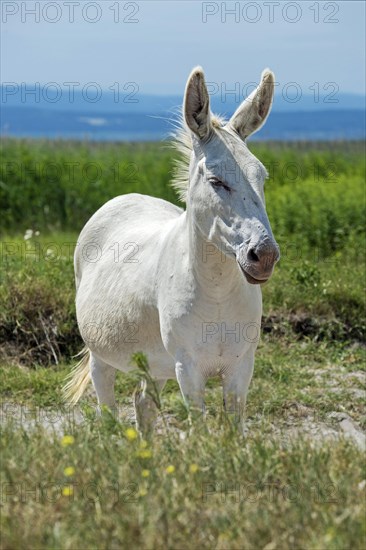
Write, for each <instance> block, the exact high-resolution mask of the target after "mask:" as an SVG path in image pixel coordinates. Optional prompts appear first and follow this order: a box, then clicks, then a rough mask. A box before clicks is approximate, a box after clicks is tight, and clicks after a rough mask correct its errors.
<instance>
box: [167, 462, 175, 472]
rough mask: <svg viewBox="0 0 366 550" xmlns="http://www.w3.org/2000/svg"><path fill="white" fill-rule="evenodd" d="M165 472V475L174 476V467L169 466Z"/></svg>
mask: <svg viewBox="0 0 366 550" xmlns="http://www.w3.org/2000/svg"><path fill="white" fill-rule="evenodd" d="M165 471H166V473H167V474H174V472H175V466H173V464H169V466H168V467H167V468H166V470H165Z"/></svg>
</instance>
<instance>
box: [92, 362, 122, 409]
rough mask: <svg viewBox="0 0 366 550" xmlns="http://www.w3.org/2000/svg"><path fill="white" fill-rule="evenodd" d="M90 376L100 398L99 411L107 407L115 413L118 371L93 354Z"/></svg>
mask: <svg viewBox="0 0 366 550" xmlns="http://www.w3.org/2000/svg"><path fill="white" fill-rule="evenodd" d="M90 374H91V378H92V382H93V386H94V389H95V393H96V394H97V398H98V411H99V412H100V410H101V406H102V405H107V407H109V408H110V409H111V410H112V411H113V412H115V407H116V402H115V398H114V382H115V378H116V369H115V368H114V367H111V366H110V365H108V364H107V363H105V362H104V361H102V360H101V359H99V357H95V355H93V354H91V359H90Z"/></svg>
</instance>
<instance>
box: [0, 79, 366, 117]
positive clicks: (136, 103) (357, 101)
mask: <svg viewBox="0 0 366 550" xmlns="http://www.w3.org/2000/svg"><path fill="white" fill-rule="evenodd" d="M32 88H33V89H36V91H37V93H36V94H33V93H31V92H29V91H28V93H26V89H27V90H31V89H32ZM0 91H1V107H24V108H39V109H46V110H50V111H73V112H75V111H76V112H78V113H82V112H85V113H90V112H93V113H94V116H95V114H96V113H110V112H113V113H115V114H116V113H131V114H132V113H144V114H146V113H148V114H151V115H153V114H156V115H159V114H161V113H172V112H174V111H175V112H176V111H178V110H179V109H180V107H181V105H182V99H183V98H182V96H179V95H168V96H164V95H148V94H143V93H140V90H139V89H138V86H137V84H133V83H131V84H130V85H128V86H126V89H125V90H123V89H120V91H119V93H118V94H117V93H113V92H111V91H109V90H107V91H105V90H99V96H98V95H97V94H98V90H97V89H95V88H93V87H88V88H86V89H85V90H84V92H82V91H81V90H80V89H76V90H75V92H74V93H72V92H71V91H69V90H67V89H61V88H58V89H56V88H55V87H53V88H52V87H51V86H49V87H48V88H42V86H39V85H37V86H35V85H27V88H25V87H24V86H21V87H19V89H18V90H15V92H16V93H14V94H11V93H10V91H11V90H10V88H6V87H5V86H4V85H3V86H1V87H0ZM249 91H250V90H249ZM284 92H285V90H284V89H282V90H281V89H277V90H276V92H275V99H274V104H273V111H274V112H276V111H278V112H294V111H318V110H320V111H328V110H340V111H344V110H358V109H361V110H363V109H365V97H364V96H363V95H357V94H340V93H332V92H333V88H332V87H330V88H329V90H328V94H322V95H319V97H318V98H317V100H315V99H316V98H315V92H314V94H302V95H301V96H300V95H299V97H298V98H297V100H296V101H294V100H295V99H296V93H297V92H296V89H295V88H291V87H288V95H289V99H288V100H286V99H285V97H284V95H285V93H284ZM88 98H89V99H88ZM94 99H95V101H94ZM242 99H243V98H242V97H241V95H240V94H239V93H238V94H237V95H235V94H230V93H228V92H227V93H226V95H225V89H224V88H223V87H221V90H219V92H217V93H215V94H211V108H212V111H213V112H217V113H221V114H224V115H228V114H231V113H233V112H234V111H235V109H236V108H237V107H238V105H239V104H240V103H241V101H242Z"/></svg>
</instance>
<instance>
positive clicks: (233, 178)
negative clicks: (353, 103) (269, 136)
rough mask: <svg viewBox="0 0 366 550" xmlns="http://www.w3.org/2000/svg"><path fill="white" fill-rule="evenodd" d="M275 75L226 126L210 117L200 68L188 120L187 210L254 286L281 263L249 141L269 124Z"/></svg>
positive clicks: (190, 87)
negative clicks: (190, 140) (248, 144)
mask: <svg viewBox="0 0 366 550" xmlns="http://www.w3.org/2000/svg"><path fill="white" fill-rule="evenodd" d="M273 91H274V75H273V73H272V72H270V71H269V70H265V71H264V72H263V74H262V79H261V83H260V84H259V86H258V88H257V89H256V90H254V91H253V93H252V94H251V95H250V96H249V97H248V98H247V99H246V100H245V101H244V102H243V103H242V104H241V105H240V107H239V108H238V109H237V111H236V112H235V113H234V115H233V116H232V117H231V119H230V120H229V122H228V123H226V124H224V123H221V121H220V120H219V119H217V118H215V117H213V116H212V115H211V113H210V101H209V95H208V92H207V88H206V84H205V80H204V74H203V71H202V69H201V68H200V67H198V68H196V69H194V70H193V71H192V73H191V75H190V77H189V79H188V82H187V86H186V91H185V98H184V118H185V121H186V124H187V126H188V128H189V129H190V130H191V133H192V144H193V147H192V154H191V160H190V167H189V180H190V181H189V187H188V190H187V211H189V213H190V215H191V216H192V219H193V223H194V224H195V226H196V228H197V230H198V231H200V232H201V234H202V235H203V237H204V238H206V239H207V240H208V241H211V242H213V243H214V244H216V245H217V246H218V247H219V248H220V249H221V250H223V251H224V253H225V254H226V255H229V256H235V258H236V261H237V263H238V265H239V267H240V269H241V270H242V272H243V274H244V275H245V277H246V279H247V281H248V282H249V283H252V284H258V283H263V282H265V281H266V280H267V279H268V278H269V277H270V276H271V274H272V271H273V267H274V265H275V263H276V262H277V260H278V259H279V248H278V245H277V243H276V241H275V239H274V237H273V234H272V230H271V226H270V223H269V220H268V216H267V213H266V208H265V200H264V180H265V178H266V175H267V173H266V170H265V168H264V166H263V165H262V164H261V162H260V161H259V160H258V159H257V158H256V157H255V156H254V155H253V154H252V153H251V152H250V151H249V149H248V148H247V145H246V143H245V139H246V138H247V137H248V136H249V135H250V134H252V133H253V132H256V131H257V130H258V129H259V128H260V127H261V126H262V125H263V124H264V122H265V120H266V118H267V116H268V114H269V111H270V109H271V105H272V99H273Z"/></svg>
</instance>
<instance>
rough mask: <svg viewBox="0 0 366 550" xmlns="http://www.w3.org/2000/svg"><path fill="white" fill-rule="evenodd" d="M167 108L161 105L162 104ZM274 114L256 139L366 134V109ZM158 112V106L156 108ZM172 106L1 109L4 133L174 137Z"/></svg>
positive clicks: (99, 137)
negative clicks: (130, 109)
mask: <svg viewBox="0 0 366 550" xmlns="http://www.w3.org/2000/svg"><path fill="white" fill-rule="evenodd" d="M160 108H161V107H160ZM293 109H294V110H293V111H290V112H286V111H284V112H278V111H276V110H274V111H273V112H272V113H271V116H270V117H269V119H268V121H267V123H266V125H265V126H264V127H263V128H262V129H261V130H260V132H258V134H255V135H254V136H253V139H260V140H265V139H271V140H301V139H304V140H305V139H306V140H333V139H345V140H347V139H364V138H365V111H363V110H360V109H349V110H346V109H345V110H341V109H335V110H320V109H319V110H317V111H315V110H314V111H306V110H304V111H296V110H295V107H293ZM153 111H154V110H153ZM171 114H172V113H169V112H168V111H160V112H155V113H154V112H150V113H149V112H147V113H142V112H118V110H113V111H112V110H110V111H103V112H101V111H99V110H96V109H95V108H94V106H93V107H90V108H89V110H88V111H78V110H77V109H69V110H61V109H58V108H57V109H51V108H43V107H42V108H39V107H38V108H35V107H30V106H8V105H3V106H2V108H1V134H2V135H3V136H6V135H8V136H23V137H45V138H75V139H83V138H87V139H97V140H121V141H145V140H159V139H164V138H166V137H168V136H169V133H170V132H172V130H173V129H174V126H173V124H172V122H171V120H170V119H171Z"/></svg>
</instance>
